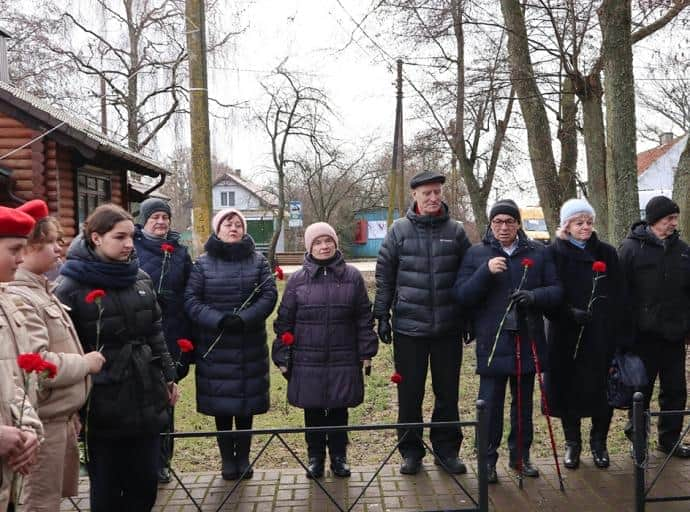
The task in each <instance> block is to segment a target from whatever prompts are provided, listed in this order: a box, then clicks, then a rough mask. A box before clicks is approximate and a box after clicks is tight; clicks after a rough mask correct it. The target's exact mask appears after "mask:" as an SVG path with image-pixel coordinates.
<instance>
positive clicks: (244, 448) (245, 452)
mask: <svg viewBox="0 0 690 512" xmlns="http://www.w3.org/2000/svg"><path fill="white" fill-rule="evenodd" d="M251 444H252V438H251V436H241V437H238V438H237V439H235V460H236V461H237V473H238V475H239V476H241V477H242V478H243V479H245V480H248V479H250V478H251V477H253V476H254V468H251V467H249V448H250V446H251Z"/></svg>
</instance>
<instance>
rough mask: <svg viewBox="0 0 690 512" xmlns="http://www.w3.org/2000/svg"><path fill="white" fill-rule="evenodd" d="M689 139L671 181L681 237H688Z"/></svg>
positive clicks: (689, 194) (689, 205) (689, 191)
mask: <svg viewBox="0 0 690 512" xmlns="http://www.w3.org/2000/svg"><path fill="white" fill-rule="evenodd" d="M689 198H690V137H688V139H687V141H686V142H685V149H684V150H683V154H681V155H680V160H679V161H678V168H677V169H676V176H675V178H674V180H673V200H674V201H675V202H676V203H678V206H680V226H679V230H680V233H681V236H682V237H683V238H684V239H685V240H687V239H688V237H690V199H689Z"/></svg>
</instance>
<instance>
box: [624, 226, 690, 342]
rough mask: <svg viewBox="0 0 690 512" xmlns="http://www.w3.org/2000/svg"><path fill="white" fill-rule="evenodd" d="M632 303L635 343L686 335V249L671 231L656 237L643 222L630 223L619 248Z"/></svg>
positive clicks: (689, 263)
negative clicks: (668, 234) (628, 231)
mask: <svg viewBox="0 0 690 512" xmlns="http://www.w3.org/2000/svg"><path fill="white" fill-rule="evenodd" d="M618 255H619V257H620V261H621V265H622V267H623V273H624V275H625V280H626V283H627V285H628V292H629V293H630V300H631V302H632V306H631V307H632V309H633V312H634V314H633V316H632V318H631V319H630V321H631V322H634V329H635V332H636V343H644V342H645V339H653V338H659V337H661V338H663V339H665V340H668V341H673V342H677V341H681V340H683V338H685V337H686V336H689V335H690V249H689V248H688V244H686V243H685V242H684V241H683V240H681V239H680V237H679V236H678V233H677V232H676V233H674V234H673V235H671V236H670V237H669V238H667V239H665V240H663V241H662V240H659V239H658V238H657V237H656V236H654V235H653V234H652V233H650V232H649V229H648V226H647V223H646V222H644V221H641V222H637V223H635V224H633V226H632V228H631V230H630V234H629V235H628V237H627V238H626V239H625V240H623V242H622V243H621V245H620V247H619V249H618Z"/></svg>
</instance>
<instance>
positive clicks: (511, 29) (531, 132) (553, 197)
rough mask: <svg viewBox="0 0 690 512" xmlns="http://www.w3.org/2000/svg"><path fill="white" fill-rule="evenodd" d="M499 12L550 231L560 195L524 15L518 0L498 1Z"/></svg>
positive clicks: (552, 231) (553, 228) (544, 109)
mask: <svg viewBox="0 0 690 512" xmlns="http://www.w3.org/2000/svg"><path fill="white" fill-rule="evenodd" d="M501 11H502V12H503V19H504V22H505V26H506V30H507V32H508V56H509V57H508V58H509V62H510V74H511V80H512V84H513V87H515V92H516V93H517V97H518V101H519V102H520V110H521V111H522V117H523V118H524V120H525V125H526V127H527V144H528V149H529V155H530V160H531V163H532V173H533V174H534V181H535V183H536V186H537V193H538V194H539V202H540V204H541V207H542V209H543V210H544V218H545V220H546V225H547V227H548V228H549V231H550V232H551V234H553V233H554V232H555V229H556V227H557V226H558V212H559V208H560V205H561V202H562V194H561V189H560V183H559V179H558V174H557V172H556V162H555V159H554V156H553V148H552V146H551V132H550V129H549V120H548V117H547V115H546V108H545V107H544V100H543V98H542V96H541V93H540V92H539V87H538V86H537V81H536V79H535V78H534V69H533V68H532V60H531V58H530V55H529V46H528V44H527V29H526V27H525V17H524V15H523V13H522V7H521V6H520V1H519V0H501Z"/></svg>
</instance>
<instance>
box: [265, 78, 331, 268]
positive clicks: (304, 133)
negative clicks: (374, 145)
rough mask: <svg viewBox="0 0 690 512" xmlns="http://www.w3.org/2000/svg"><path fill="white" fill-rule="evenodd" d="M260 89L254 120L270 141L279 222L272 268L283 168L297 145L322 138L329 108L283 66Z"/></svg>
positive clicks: (321, 95)
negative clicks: (264, 101)
mask: <svg viewBox="0 0 690 512" xmlns="http://www.w3.org/2000/svg"><path fill="white" fill-rule="evenodd" d="M262 87H263V88H264V91H265V92H266V94H267V96H268V106H267V107H266V109H265V111H264V112H263V113H261V114H258V115H257V117H258V118H259V121H260V123H261V125H262V127H263V129H264V130H265V131H266V133H267V135H268V137H269V139H270V142H271V156H272V160H273V170H274V171H275V173H276V176H277V194H276V195H277V196H278V212H277V213H278V219H279V222H277V228H276V229H275V230H274V232H273V237H272V238H271V244H270V246H269V249H268V259H269V261H270V262H271V265H273V264H274V263H275V253H276V246H277V245H278V238H279V237H280V233H281V231H282V229H283V223H284V222H283V221H284V217H285V211H286V210H285V206H286V194H285V191H286V183H285V181H286V170H287V169H286V167H287V165H288V164H289V163H290V162H291V161H294V158H292V155H294V154H295V152H299V150H300V149H301V148H300V147H299V145H300V144H303V143H305V142H306V143H309V141H311V140H314V139H317V140H318V139H320V138H322V137H323V136H324V135H325V132H324V131H323V128H324V127H323V126H322V123H323V122H325V117H326V115H327V114H328V113H330V112H331V109H330V107H329V105H328V98H327V97H326V95H325V94H324V92H323V91H321V90H320V89H318V88H316V87H312V86H309V85H303V84H301V83H300V81H299V80H298V78H297V77H296V76H295V74H293V73H291V72H289V71H287V70H285V69H284V68H282V67H279V68H278V69H277V70H276V72H275V74H274V75H272V77H271V78H270V80H269V81H268V83H263V84H262ZM295 146H296V147H295Z"/></svg>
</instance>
